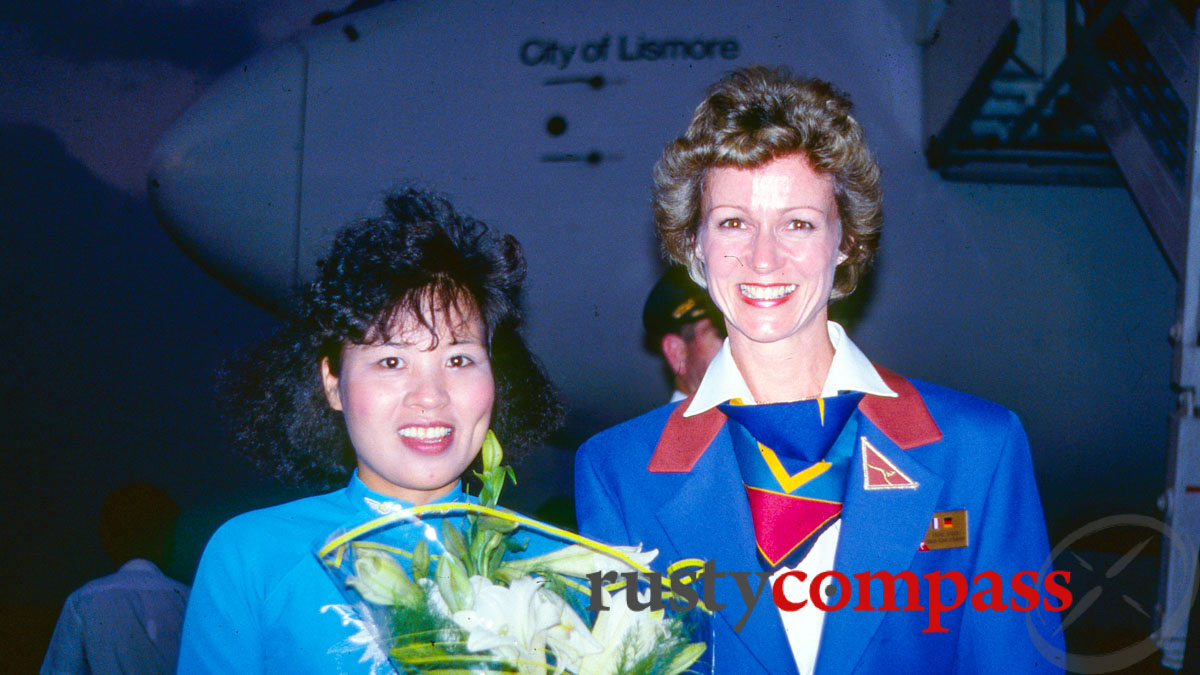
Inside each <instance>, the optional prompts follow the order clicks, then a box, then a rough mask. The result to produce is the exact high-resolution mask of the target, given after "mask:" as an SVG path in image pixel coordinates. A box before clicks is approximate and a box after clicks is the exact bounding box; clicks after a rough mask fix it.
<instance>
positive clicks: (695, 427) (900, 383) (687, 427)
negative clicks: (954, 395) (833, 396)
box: [647, 366, 942, 473]
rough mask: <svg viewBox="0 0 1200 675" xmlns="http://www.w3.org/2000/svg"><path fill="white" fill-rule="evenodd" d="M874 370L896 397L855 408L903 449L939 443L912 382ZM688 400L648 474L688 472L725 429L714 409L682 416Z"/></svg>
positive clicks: (876, 399) (669, 422)
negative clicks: (722, 429)
mask: <svg viewBox="0 0 1200 675" xmlns="http://www.w3.org/2000/svg"><path fill="white" fill-rule="evenodd" d="M875 370H876V371H878V372H879V376H880V377H882V378H883V381H884V383H885V384H887V386H888V388H889V389H891V390H892V391H894V392H896V394H897V396H895V397H891V396H873V395H871V394H867V395H866V396H864V397H863V400H862V402H861V403H859V404H858V409H859V410H861V411H862V413H863V414H864V415H866V416H867V419H869V420H871V423H872V424H874V425H875V426H877V427H879V430H880V431H882V432H883V433H884V435H886V436H887V437H888V438H890V439H891V440H892V442H893V443H895V444H896V445H898V446H900V448H901V449H903V450H908V449H910V448H915V447H917V446H919V445H925V444H927V443H933V442H935V441H940V440H942V430H941V429H939V428H938V425H937V423H936V422H934V421H933V416H932V415H930V414H929V409H928V408H926V407H925V401H924V400H923V399H922V398H921V394H920V393H918V392H917V388H916V387H914V386H913V384H912V382H909V381H908V380H906V379H904V378H903V377H901V376H899V375H897V374H896V373H893V372H892V371H890V370H887V369H886V368H881V367H879V366H875ZM691 401H692V398H691V397H690V396H689V397H688V398H687V399H686V400H684V401H681V402H680V403H679V405H677V406H675V410H673V411H671V417H670V418H669V419H667V425H666V426H665V427H664V428H663V432H662V436H660V437H659V439H658V446H657V447H655V449H654V455H653V456H652V457H651V458H650V465H649V466H648V467H647V468H648V469H649V470H650V472H651V473H687V472H688V471H691V470H692V467H693V466H694V465H695V464H696V461H697V460H699V459H700V456H701V455H703V454H704V451H705V450H707V449H708V444H709V443H711V442H712V440H713V439H714V438H716V436H717V432H719V431H720V430H721V427H723V426H725V415H724V413H722V412H721V411H720V410H718V409H717V408H711V409H709V410H706V411H705V412H702V413H700V414H699V415H693V416H691V417H684V416H683V411H685V410H687V408H688V406H689V405H690V404H691Z"/></svg>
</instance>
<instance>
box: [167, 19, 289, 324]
mask: <svg viewBox="0 0 1200 675" xmlns="http://www.w3.org/2000/svg"><path fill="white" fill-rule="evenodd" d="M307 62H308V56H307V53H306V52H305V51H304V48H303V47H302V46H301V45H299V44H298V43H294V42H292V43H288V45H287V46H286V47H284V48H281V49H274V50H270V51H269V52H267V53H265V54H262V55H260V56H258V57H256V58H254V59H251V60H250V61H248V62H246V63H243V64H240V65H239V66H237V67H236V68H235V69H234V70H233V71H230V72H229V73H226V74H225V75H223V76H222V77H221V78H219V79H218V80H217V81H216V82H214V83H213V84H212V86H210V87H209V88H208V90H207V91H206V92H205V93H204V95H203V97H202V98H201V99H200V100H199V101H197V102H196V103H195V104H194V105H192V106H191V107H190V108H189V109H188V110H187V111H186V112H185V113H184V114H183V116H182V117H181V118H180V119H179V120H178V121H177V122H176V123H175V124H174V125H173V126H172V128H171V129H170V131H169V132H168V133H167V134H166V135H165V136H164V137H163V138H162V139H161V140H159V142H158V145H157V146H156V147H155V149H154V153H153V155H152V158H151V168H150V176H149V193H150V197H151V200H152V202H153V203H154V205H155V208H156V210H157V211H158V214H159V218H160V220H161V221H162V223H163V225H164V227H166V229H167V231H168V232H169V233H170V234H171V236H172V237H174V238H175V239H176V241H177V242H179V243H180V245H181V246H183V248H184V249H186V250H187V251H188V252H189V253H190V254H191V255H192V256H193V257H195V258H196V259H197V260H198V261H199V262H200V263H201V264H202V265H204V266H205V267H207V268H208V269H210V270H211V271H213V272H215V273H216V274H217V275H218V276H219V277H221V278H222V279H225V280H227V281H230V282H231V283H233V284H234V285H235V286H240V287H242V288H241V290H245V291H249V292H250V293H251V295H252V296H254V297H260V298H262V297H265V298H267V299H268V302H271V303H272V304H275V305H276V306H279V305H281V303H282V301H284V300H285V299H286V298H287V297H288V296H289V295H290V293H291V291H292V287H293V286H295V285H296V284H297V283H298V277H297V252H298V242H299V237H298V223H299V213H298V210H299V203H300V202H299V199H300V176H301V157H302V153H303V147H304V112H305V105H306V84H307V82H306V81H307V66H308V63H307ZM285 280H286V281H285Z"/></svg>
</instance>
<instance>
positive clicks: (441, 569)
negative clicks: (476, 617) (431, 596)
mask: <svg viewBox="0 0 1200 675" xmlns="http://www.w3.org/2000/svg"><path fill="white" fill-rule="evenodd" d="M435 574H436V575H437V585H438V590H439V591H441V592H442V599H443V600H445V601H446V606H447V607H448V608H449V609H450V611H451V612H458V611H461V610H464V609H470V608H471V606H472V605H473V604H474V603H475V591H474V590H472V589H471V580H470V578H469V577H468V576H467V568H466V567H464V566H463V564H462V561H460V560H459V559H458V558H456V557H454V555H453V554H451V553H449V552H446V553H443V554H442V555H441V557H439V558H438V564H437V571H436V572H435Z"/></svg>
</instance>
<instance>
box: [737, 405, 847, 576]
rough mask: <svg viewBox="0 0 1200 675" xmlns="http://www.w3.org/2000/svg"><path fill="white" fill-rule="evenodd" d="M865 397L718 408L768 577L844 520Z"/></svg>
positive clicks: (792, 563) (795, 560)
mask: <svg viewBox="0 0 1200 675" xmlns="http://www.w3.org/2000/svg"><path fill="white" fill-rule="evenodd" d="M862 397H863V394H862V393H860V392H852V393H846V394H841V395H839V396H833V397H830V398H817V399H811V400H807V401H794V402H790V403H770V404H763V405H740V404H739V402H738V401H737V400H736V399H735V400H734V401H730V402H729V403H722V404H720V405H719V406H718V407H719V408H720V410H721V412H723V413H725V416H726V417H728V418H729V431H730V434H731V435H732V437H733V450H734V454H735V455H736V456H737V462H738V467H739V468H740V469H741V473H742V482H743V483H744V484H745V487H746V497H747V498H748V500H749V502H750V516H751V518H752V519H753V520H754V534H755V538H756V539H757V542H756V543H757V545H758V558H759V562H761V563H762V565H763V568H764V569H766V570H768V571H775V570H778V569H780V568H782V567H795V566H796V565H797V564H798V563H799V562H800V561H801V560H803V559H804V556H806V555H808V552H809V551H810V550H811V549H812V546H813V544H814V543H815V542H816V541H817V538H818V537H820V536H821V533H822V532H824V531H825V530H826V529H828V528H829V526H830V525H832V524H833V523H834V522H836V521H837V518H838V516H840V515H841V513H842V499H843V496H844V495H845V493H846V475H847V472H848V469H849V466H850V458H851V456H852V455H853V454H854V440H855V437H856V435H857V430H858V424H857V422H856V421H855V420H854V411H855V409H857V408H858V403H859V401H861V400H862Z"/></svg>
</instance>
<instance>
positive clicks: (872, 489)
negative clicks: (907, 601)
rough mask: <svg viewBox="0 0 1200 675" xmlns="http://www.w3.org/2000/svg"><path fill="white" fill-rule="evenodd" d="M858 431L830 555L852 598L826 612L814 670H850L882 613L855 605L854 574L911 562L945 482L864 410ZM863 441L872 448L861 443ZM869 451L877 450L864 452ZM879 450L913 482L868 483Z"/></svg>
mask: <svg viewBox="0 0 1200 675" xmlns="http://www.w3.org/2000/svg"><path fill="white" fill-rule="evenodd" d="M888 384H889V386H890V385H891V383H890V382H889V383H888ZM910 386H911V385H910ZM923 407H924V406H922V408H923ZM860 410H861V409H860ZM934 428H935V429H936V427H934ZM858 435H859V439H858V442H857V444H856V446H855V450H854V458H853V459H852V462H853V463H852V464H851V466H850V471H849V475H848V477H847V485H846V499H845V502H844V504H843V507H842V530H841V534H840V538H839V541H838V549H837V555H836V557H835V560H834V569H836V570H837V571H839V572H842V573H843V574H845V575H846V576H847V577H848V578H849V579H850V580H851V582H852V583H851V591H852V592H851V596H850V602H849V603H848V604H847V605H846V606H845V607H844V608H843V609H841V610H839V611H836V612H830V613H829V614H827V615H826V617H825V627H824V632H823V634H822V636H821V650H820V653H819V654H818V656H817V667H816V672H817V673H818V675H840V674H841V673H851V672H854V666H855V664H857V663H858V661H859V659H860V658H861V657H862V655H863V652H864V651H865V650H866V647H867V645H868V644H869V643H870V642H871V638H872V636H873V635H874V634H875V631H876V629H878V628H879V624H880V622H882V621H883V617H884V614H885V613H884V612H880V611H874V612H870V611H855V610H854V606H855V605H856V604H857V603H858V593H857V583H855V582H854V575H855V574H858V573H860V572H881V571H887V572H891V573H893V574H894V573H898V572H900V571H902V570H906V569H908V568H909V567H910V565H911V563H912V560H913V556H915V555H916V554H917V548H918V547H919V546H920V544H921V541H922V540H923V539H924V537H925V532H926V530H927V529H928V527H929V522H930V520H931V519H932V517H933V512H934V508H935V507H936V505H937V499H938V496H939V495H940V494H941V492H942V485H943V484H944V482H945V481H944V480H943V479H942V477H941V476H939V475H937V474H935V473H933V472H932V471H930V470H929V469H927V468H925V466H924V465H922V464H921V463H920V462H918V461H917V460H916V459H914V458H913V457H912V456H911V455H909V454H908V453H906V452H905V451H904V450H903V449H901V447H900V446H898V445H897V444H896V443H895V442H893V440H892V439H891V438H889V436H888V434H885V433H884V432H883V430H881V429H880V428H879V427H877V426H876V425H875V424H873V423H872V422H871V420H869V419H868V418H867V417H866V415H860V416H859V429H858ZM938 437H939V438H940V432H939V434H938ZM866 444H869V446H870V447H869V448H865V447H864V446H865V445H866ZM871 452H874V453H877V455H875V456H867V453H871ZM880 455H881V456H882V457H883V458H884V459H885V460H886V461H887V462H889V463H891V465H892V466H893V467H894V468H895V469H898V470H899V471H900V472H901V473H902V474H903V475H904V476H906V477H907V478H908V479H909V482H913V483H916V486H915V487H892V486H881V485H880V484H879V481H878V480H872V481H870V482H871V484H870V485H868V480H867V471H866V466H867V461H868V460H870V461H872V462H878V456H880ZM877 603H878V598H872V604H877Z"/></svg>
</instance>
